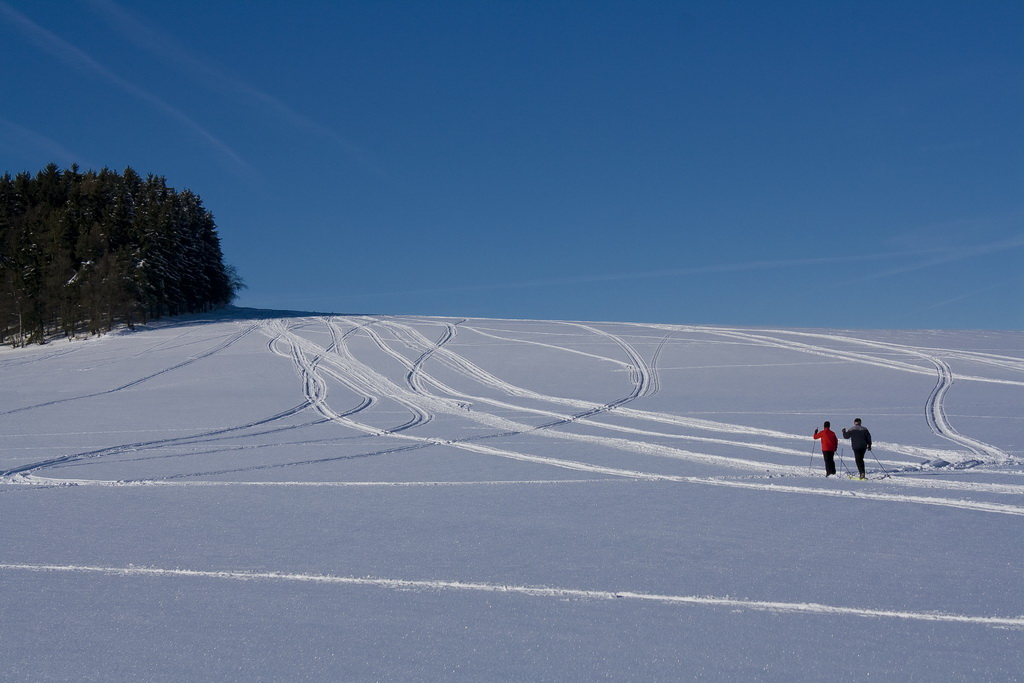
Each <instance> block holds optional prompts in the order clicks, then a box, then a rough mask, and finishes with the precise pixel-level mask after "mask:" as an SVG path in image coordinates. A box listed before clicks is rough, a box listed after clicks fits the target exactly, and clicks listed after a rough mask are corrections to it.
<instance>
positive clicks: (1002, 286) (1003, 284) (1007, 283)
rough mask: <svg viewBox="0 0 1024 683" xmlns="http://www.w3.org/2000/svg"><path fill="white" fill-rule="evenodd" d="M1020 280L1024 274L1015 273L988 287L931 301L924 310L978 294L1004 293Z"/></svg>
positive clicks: (971, 297)
mask: <svg viewBox="0 0 1024 683" xmlns="http://www.w3.org/2000/svg"><path fill="white" fill-rule="evenodd" d="M1022 282H1024V275H1017V276H1015V277H1011V278H1008V279H1005V280H1002V281H1000V282H997V283H996V284H994V285H989V286H988V287H981V288H980V289H973V290H971V291H969V292H962V293H961V294H959V295H957V296H954V297H950V298H948V299H945V300H943V301H936V302H935V303H933V304H931V305H929V306H925V307H924V308H925V310H934V309H936V308H945V307H946V306H949V305H950V304H955V303H959V302H961V301H967V300H970V299H975V298H977V297H979V296H982V295H988V294H991V293H993V292H1000V293H1004V292H1006V291H1007V290H1008V289H1009V288H1010V287H1012V286H1014V285H1017V286H1019V285H1020V284H1021V283H1022ZM1008 300H1011V301H1019V298H1015V297H1010V298H1009V299H1008Z"/></svg>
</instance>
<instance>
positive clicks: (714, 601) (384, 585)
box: [0, 563, 1024, 630]
mask: <svg viewBox="0 0 1024 683" xmlns="http://www.w3.org/2000/svg"><path fill="white" fill-rule="evenodd" d="M0 570H3V571H28V572H63V573H73V574H99V575H103V576H115V577H133V578H134V577H145V578H161V579H174V578H181V579H216V580H228V581H287V582H305V583H315V584H322V585H329V586H346V587H369V588H380V589H388V590H399V591H420V592H433V593H437V592H444V591H465V592H475V593H498V594H504V595H522V596H527V597H534V598H554V599H558V600H591V601H597V600H601V601H604V600H611V601H616V600H618V601H623V602H624V603H628V602H634V601H641V602H656V603H662V604H668V605H677V606H704V607H724V608H728V609H732V610H736V609H740V610H755V611H762V612H774V613H777V614H814V615H819V616H842V617H848V616H853V617H866V618H875V619H905V620H913V621H927V622H952V623H958V624H974V625H979V626H987V627H991V628H1004V629H1014V630H1018V629H1024V616H977V615H968V614H949V613H943V612H912V611H907V610H881V609H874V608H864V607H847V606H839V605H825V604H821V603H813V602H778V601H770V600H747V599H739V598H731V597H716V596H709V595H665V594H657V593H641V592H635V591H626V590H619V591H608V590H584V589H578V588H557V587H550V586H518V585H512V584H495V583H478V582H468V581H445V580H415V579H386V578H376V577H357V576H334V575H330V574H298V573H286V572H256V571H223V570H221V571H204V570H196V569H177V568H175V569H168V568H159V567H137V566H128V567H101V566H90V565H56V564H13V563H5V564H0Z"/></svg>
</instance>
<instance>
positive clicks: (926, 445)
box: [0, 310, 1024, 681]
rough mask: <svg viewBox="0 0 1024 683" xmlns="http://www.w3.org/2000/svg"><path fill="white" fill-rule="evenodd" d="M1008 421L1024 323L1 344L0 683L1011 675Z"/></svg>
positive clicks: (1011, 454)
mask: <svg viewBox="0 0 1024 683" xmlns="http://www.w3.org/2000/svg"><path fill="white" fill-rule="evenodd" d="M1022 416H1024V334H1022V333H1020V332H936V331H916V332H880V331H850V330H784V329H751V328H723V327H701V326H686V325H650V324H626V323H577V322H542V321H515V320H485V319H469V320H459V319H447V318H419V317H398V316H316V315H304V314H277V313H270V312H260V311H252V310H233V311H229V312H226V313H221V314H217V315H212V316H208V317H201V318H187V319H186V318H179V319H174V320H171V321H164V322H161V323H157V324H153V325H150V326H147V327H145V328H140V329H138V330H137V331H135V332H133V333H127V332H125V333H122V334H115V335H109V336H107V337H104V338H101V339H94V340H88V341H74V342H60V343H54V344H51V345H48V346H45V347H36V348H30V349H22V350H10V349H7V350H4V351H2V352H0V473H2V475H0V530H2V543H0V582H2V583H0V586H2V589H0V614H2V615H3V618H2V619H0V663H2V665H3V669H2V670H3V672H4V674H3V676H4V677H8V678H9V679H10V680H42V679H46V680H52V679H63V680H124V679H130V678H142V679H145V680H185V679H188V680H246V681H249V680H259V679H263V680H282V679H320V680H438V679H448V680H473V681H478V680H594V679H605V678H607V679H612V680H624V679H635V680H679V679H688V678H698V677H699V678H711V679H734V680H795V679H808V680H823V679H826V678H827V679H861V678H872V679H874V678H876V677H879V676H881V677H883V678H887V679H898V680H928V681H935V680H1012V679H1015V678H1017V677H1019V676H1021V673H1022V671H1024V668H1022V664H1021V662H1022V659H1021V654H1020V653H1021V651H1022V649H1024V591H1021V589H1020V577H1021V573H1022V570H1024V543H1022V539H1024V498H1022V494H1024V464H1022V463H1024V436H1022V433H1024V420H1022ZM857 417H859V418H862V419H863V420H864V424H865V425H866V426H867V427H868V428H869V429H870V430H871V432H872V435H873V437H874V443H875V445H874V448H873V450H872V451H871V452H870V453H868V456H867V470H868V480H867V481H859V480H854V479H850V478H848V477H847V476H845V472H846V471H855V466H854V463H853V454H852V452H851V450H850V447H849V443H848V442H846V444H845V446H842V447H841V450H840V452H839V453H838V454H837V465H839V473H840V476H839V477H838V478H828V479H826V478H825V477H824V469H823V461H822V458H821V454H820V446H818V444H817V442H815V441H813V440H812V439H811V435H812V433H813V432H814V430H815V429H816V428H819V427H821V425H822V422H823V421H824V420H830V421H831V422H832V425H833V428H836V431H838V428H839V427H849V426H851V425H852V422H853V419H854V418H857ZM841 443H843V442H842V441H841Z"/></svg>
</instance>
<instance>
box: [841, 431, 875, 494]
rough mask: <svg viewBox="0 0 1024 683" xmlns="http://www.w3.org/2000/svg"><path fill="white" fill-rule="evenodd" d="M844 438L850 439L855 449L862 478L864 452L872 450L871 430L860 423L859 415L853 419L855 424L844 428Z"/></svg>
mask: <svg viewBox="0 0 1024 683" xmlns="http://www.w3.org/2000/svg"><path fill="white" fill-rule="evenodd" d="M843 438H844V439H849V440H850V448H852V449H853V457H854V459H855V460H856V461H857V471H858V472H860V478H861V479H864V453H865V451H870V450H871V432H869V431H868V428H867V427H865V426H864V425H862V424H861V423H860V418H859V417H858V418H857V419H856V420H854V421H853V426H852V427H850V428H849V429H844V430H843Z"/></svg>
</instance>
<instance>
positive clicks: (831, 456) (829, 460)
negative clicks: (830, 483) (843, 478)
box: [821, 451, 836, 476]
mask: <svg viewBox="0 0 1024 683" xmlns="http://www.w3.org/2000/svg"><path fill="white" fill-rule="evenodd" d="M821 455H822V457H824V458H825V476H828V475H830V474H835V473H836V459H835V458H836V452H835V451H822V452H821Z"/></svg>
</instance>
